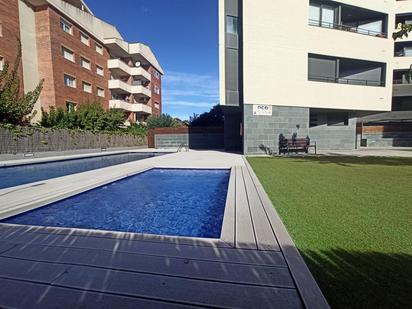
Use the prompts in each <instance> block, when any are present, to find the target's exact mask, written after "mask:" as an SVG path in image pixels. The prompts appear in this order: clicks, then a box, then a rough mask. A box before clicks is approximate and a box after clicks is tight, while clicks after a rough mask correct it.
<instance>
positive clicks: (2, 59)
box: [0, 56, 4, 71]
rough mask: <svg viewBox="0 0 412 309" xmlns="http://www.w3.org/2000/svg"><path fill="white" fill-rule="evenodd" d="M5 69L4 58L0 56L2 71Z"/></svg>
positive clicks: (0, 69) (0, 68)
mask: <svg viewBox="0 0 412 309" xmlns="http://www.w3.org/2000/svg"><path fill="white" fill-rule="evenodd" d="M3 69H4V58H3V57H2V56H0V71H3Z"/></svg>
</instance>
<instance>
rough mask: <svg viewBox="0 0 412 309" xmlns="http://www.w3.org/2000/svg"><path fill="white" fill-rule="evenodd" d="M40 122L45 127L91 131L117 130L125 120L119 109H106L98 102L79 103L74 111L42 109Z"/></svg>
mask: <svg viewBox="0 0 412 309" xmlns="http://www.w3.org/2000/svg"><path fill="white" fill-rule="evenodd" d="M42 113H43V117H42V120H41V122H40V124H41V125H42V126H43V127H47V128H65V129H82V130H88V131H93V132H99V131H116V130H119V129H120V127H121V126H122V125H123V123H124V121H125V115H124V113H123V112H122V111H121V110H116V109H111V110H108V111H106V110H105V109H104V108H103V107H102V106H101V104H100V103H99V102H88V103H85V104H81V105H80V106H79V108H78V109H77V110H76V111H71V112H65V111H64V110H63V109H61V108H58V109H54V108H51V109H50V111H49V112H48V113H47V112H45V111H42Z"/></svg>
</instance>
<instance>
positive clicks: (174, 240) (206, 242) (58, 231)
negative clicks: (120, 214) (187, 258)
mask: <svg viewBox="0 0 412 309" xmlns="http://www.w3.org/2000/svg"><path fill="white" fill-rule="evenodd" d="M14 229H17V231H14ZM2 230H4V231H5V232H4V233H0V240H3V239H15V238H16V237H21V236H22V235H24V234H36V235H41V234H43V235H44V234H47V235H62V236H64V237H70V236H81V237H92V238H96V239H97V238H105V239H116V240H125V241H142V242H146V241H147V242H157V243H170V244H179V245H183V244H184V245H192V246H209V247H218V248H220V247H226V248H231V246H230V245H229V244H228V243H227V242H225V241H222V240H220V239H212V238H199V237H180V236H179V237H173V236H163V235H154V234H140V233H124V232H114V231H102V230H89V229H76V228H58V227H44V226H30V225H14V224H4V223H0V231H2ZM8 231H10V232H8ZM12 231H14V232H12ZM10 234H13V235H10Z"/></svg>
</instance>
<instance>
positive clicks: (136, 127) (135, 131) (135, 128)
mask: <svg viewBox="0 0 412 309" xmlns="http://www.w3.org/2000/svg"><path fill="white" fill-rule="evenodd" d="M147 130H148V128H147V125H145V124H141V123H133V124H131V125H130V126H129V127H127V128H126V131H127V133H129V134H132V135H137V136H146V135H147Z"/></svg>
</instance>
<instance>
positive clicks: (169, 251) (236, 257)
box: [0, 228, 286, 266]
mask: <svg viewBox="0 0 412 309" xmlns="http://www.w3.org/2000/svg"><path fill="white" fill-rule="evenodd" d="M13 231H14V229H13V228H12V229H11V232H10V233H11V234H12V236H9V237H8V232H7V229H3V230H2V231H1V233H0V235H1V236H2V237H0V238H1V239H0V242H10V243H17V244H36V245H45V246H59V247H62V250H64V248H67V247H73V248H90V249H101V250H107V251H110V252H126V253H127V252H128V253H137V254H145V255H160V256H170V257H185V258H190V259H201V260H210V261H220V262H231V263H245V264H257V265H278V266H285V265H286V262H285V260H284V258H283V255H282V254H281V253H280V252H273V251H257V250H243V249H233V248H214V247H208V246H192V245H185V244H171V243H167V242H165V243H160V242H146V241H139V240H126V239H115V238H95V237H90V236H87V235H83V236H77V235H56V234H47V233H34V232H30V230H27V231H26V230H25V231H23V232H22V231H21V230H19V231H20V232H21V233H19V234H17V233H13Z"/></svg>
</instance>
